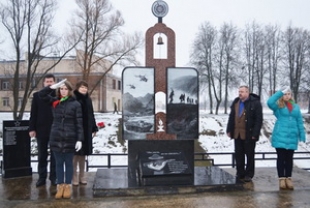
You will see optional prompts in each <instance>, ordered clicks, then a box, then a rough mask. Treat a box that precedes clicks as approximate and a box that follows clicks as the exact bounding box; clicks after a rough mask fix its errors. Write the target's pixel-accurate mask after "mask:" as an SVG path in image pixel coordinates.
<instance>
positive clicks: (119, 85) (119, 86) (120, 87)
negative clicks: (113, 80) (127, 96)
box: [118, 81, 122, 90]
mask: <svg viewBox="0 0 310 208" xmlns="http://www.w3.org/2000/svg"><path fill="white" fill-rule="evenodd" d="M121 89H122V85H121V81H118V90H121Z"/></svg>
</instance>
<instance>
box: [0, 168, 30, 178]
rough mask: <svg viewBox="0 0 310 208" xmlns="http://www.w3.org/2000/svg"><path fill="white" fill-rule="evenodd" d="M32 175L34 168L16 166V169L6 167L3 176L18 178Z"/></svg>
mask: <svg viewBox="0 0 310 208" xmlns="http://www.w3.org/2000/svg"><path fill="white" fill-rule="evenodd" d="M26 176H32V168H31V167H25V168H22V167H21V168H14V169H5V170H2V178H18V177H26Z"/></svg>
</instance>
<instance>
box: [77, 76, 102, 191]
mask: <svg viewBox="0 0 310 208" xmlns="http://www.w3.org/2000/svg"><path fill="white" fill-rule="evenodd" d="M74 95H75V97H76V99H77V101H78V102H79V103H80V104H81V106H82V114H83V130H84V141H83V145H82V149H81V150H80V151H78V152H76V153H75V155H74V157H73V178H72V184H73V185H75V186H77V185H79V184H82V185H86V184H87V180H86V176H85V159H86V155H91V154H92V153H93V137H94V136H95V135H96V132H97V131H98V127H97V125H96V121H95V116H94V108H93V104H92V100H91V98H90V96H89V94H88V83H87V82H85V81H79V82H78V83H76V89H75V90H74ZM77 170H79V174H78V172H77Z"/></svg>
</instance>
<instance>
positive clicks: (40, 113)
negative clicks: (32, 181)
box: [29, 74, 56, 187]
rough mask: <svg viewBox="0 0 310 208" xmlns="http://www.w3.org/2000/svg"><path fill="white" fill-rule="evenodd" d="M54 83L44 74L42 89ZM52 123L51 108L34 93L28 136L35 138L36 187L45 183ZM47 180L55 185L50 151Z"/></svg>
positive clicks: (53, 80)
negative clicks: (36, 152) (36, 160)
mask: <svg viewBox="0 0 310 208" xmlns="http://www.w3.org/2000/svg"><path fill="white" fill-rule="evenodd" d="M54 83H55V76H54V75H53V74H46V75H45V76H44V78H43V86H44V87H46V86H51V85H53V84H54ZM54 94H55V92H54ZM52 122H53V114H52V108H51V106H50V105H49V104H48V103H46V102H44V101H43V100H41V99H40V98H39V96H38V92H36V93H34V94H33V99H32V104H31V111H30V122H29V136H30V137H36V139H37V144H38V174H39V180H38V181H37V183H36V186H37V187H39V186H43V185H45V183H46V178H47V163H48V162H47V157H48V146H49V136H50V131H51V126H52ZM49 179H50V181H51V184H52V185H56V170H55V158H54V155H53V152H52V151H51V156H50V175H49Z"/></svg>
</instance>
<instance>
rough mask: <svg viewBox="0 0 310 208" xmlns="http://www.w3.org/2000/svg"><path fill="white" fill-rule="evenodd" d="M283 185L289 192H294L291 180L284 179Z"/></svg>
mask: <svg viewBox="0 0 310 208" xmlns="http://www.w3.org/2000/svg"><path fill="white" fill-rule="evenodd" d="M285 184H286V187H287V188H288V189H290V190H294V185H293V182H292V178H290V177H289V178H286V179H285Z"/></svg>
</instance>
